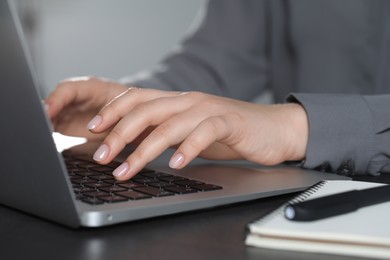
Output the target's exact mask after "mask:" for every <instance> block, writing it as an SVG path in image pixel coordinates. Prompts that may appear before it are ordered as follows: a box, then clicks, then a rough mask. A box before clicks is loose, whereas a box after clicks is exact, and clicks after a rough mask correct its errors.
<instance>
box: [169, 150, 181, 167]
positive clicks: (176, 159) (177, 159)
mask: <svg viewBox="0 0 390 260" xmlns="http://www.w3.org/2000/svg"><path fill="white" fill-rule="evenodd" d="M183 162H184V155H183V154H182V153H177V154H175V155H174V156H173V157H172V158H171V160H170V161H169V167H171V168H172V169H176V168H178V167H179V166H180V165H181V164H182V163H183Z"/></svg>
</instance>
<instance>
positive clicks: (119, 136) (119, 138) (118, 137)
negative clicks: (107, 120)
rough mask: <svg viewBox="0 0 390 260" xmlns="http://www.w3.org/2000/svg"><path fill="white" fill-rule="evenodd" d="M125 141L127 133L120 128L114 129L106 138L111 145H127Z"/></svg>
mask: <svg viewBox="0 0 390 260" xmlns="http://www.w3.org/2000/svg"><path fill="white" fill-rule="evenodd" d="M125 140H126V138H125V133H124V132H123V130H121V129H119V128H118V127H115V128H114V129H112V130H111V132H110V133H109V134H108V136H107V137H106V142H107V143H110V144H112V143H121V144H123V145H125V144H126V141H125Z"/></svg>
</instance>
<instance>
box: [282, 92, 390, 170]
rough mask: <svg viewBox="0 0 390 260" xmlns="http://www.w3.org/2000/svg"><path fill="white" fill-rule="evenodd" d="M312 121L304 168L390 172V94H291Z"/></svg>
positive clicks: (292, 99) (291, 97)
mask: <svg viewBox="0 0 390 260" xmlns="http://www.w3.org/2000/svg"><path fill="white" fill-rule="evenodd" d="M288 100H289V101H293V102H299V103H300V104H302V105H303V106H304V108H305V110H306V112H307V115H308V118H309V143H308V148H307V157H306V160H305V161H304V162H303V167H305V168H310V169H313V168H314V169H320V170H325V171H332V172H336V173H339V174H343V175H352V174H357V175H359V174H370V175H378V174H380V173H383V172H390V160H389V157H390V141H389V140H390V113H389V112H388V111H389V110H390V95H368V96H363V95H352V94H292V95H291V96H289V98H288Z"/></svg>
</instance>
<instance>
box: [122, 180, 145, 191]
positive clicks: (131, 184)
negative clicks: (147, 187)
mask: <svg viewBox="0 0 390 260" xmlns="http://www.w3.org/2000/svg"><path fill="white" fill-rule="evenodd" d="M117 185H118V186H120V187H123V188H126V189H133V188H138V187H144V185H143V184H141V183H135V182H127V183H118V184H117Z"/></svg>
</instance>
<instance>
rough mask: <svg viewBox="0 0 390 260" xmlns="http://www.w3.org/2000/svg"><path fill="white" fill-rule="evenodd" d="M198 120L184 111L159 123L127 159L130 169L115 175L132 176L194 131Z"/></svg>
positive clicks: (123, 178) (125, 177)
mask: <svg viewBox="0 0 390 260" xmlns="http://www.w3.org/2000/svg"><path fill="white" fill-rule="evenodd" d="M198 121H199V120H198V119H196V118H194V117H191V118H190V119H189V117H188V113H182V114H180V115H177V116H175V117H174V118H172V119H170V120H168V121H167V122H164V123H163V124H161V125H159V126H158V127H157V128H155V129H154V131H152V132H151V133H150V134H149V135H148V136H147V137H146V138H145V139H144V140H143V141H142V142H141V144H140V145H139V146H138V147H137V148H136V149H135V150H134V152H133V153H132V154H131V155H130V156H129V157H128V159H127V160H126V162H127V164H128V165H129V166H130V168H129V169H128V171H127V172H122V173H120V174H119V175H115V174H117V172H114V176H115V177H117V178H118V179H120V180H126V179H129V178H131V177H132V176H134V175H135V174H136V173H137V172H139V171H140V170H142V169H143V168H144V167H145V166H146V165H147V164H148V163H149V162H151V161H153V160H154V159H156V158H157V157H158V156H159V155H161V154H162V153H163V152H164V151H165V150H167V149H168V148H170V147H172V146H174V145H177V144H179V143H181V142H182V141H183V140H184V138H185V137H186V136H188V134H189V133H191V132H192V129H193V128H194V127H195V126H196V125H197V124H198Z"/></svg>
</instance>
